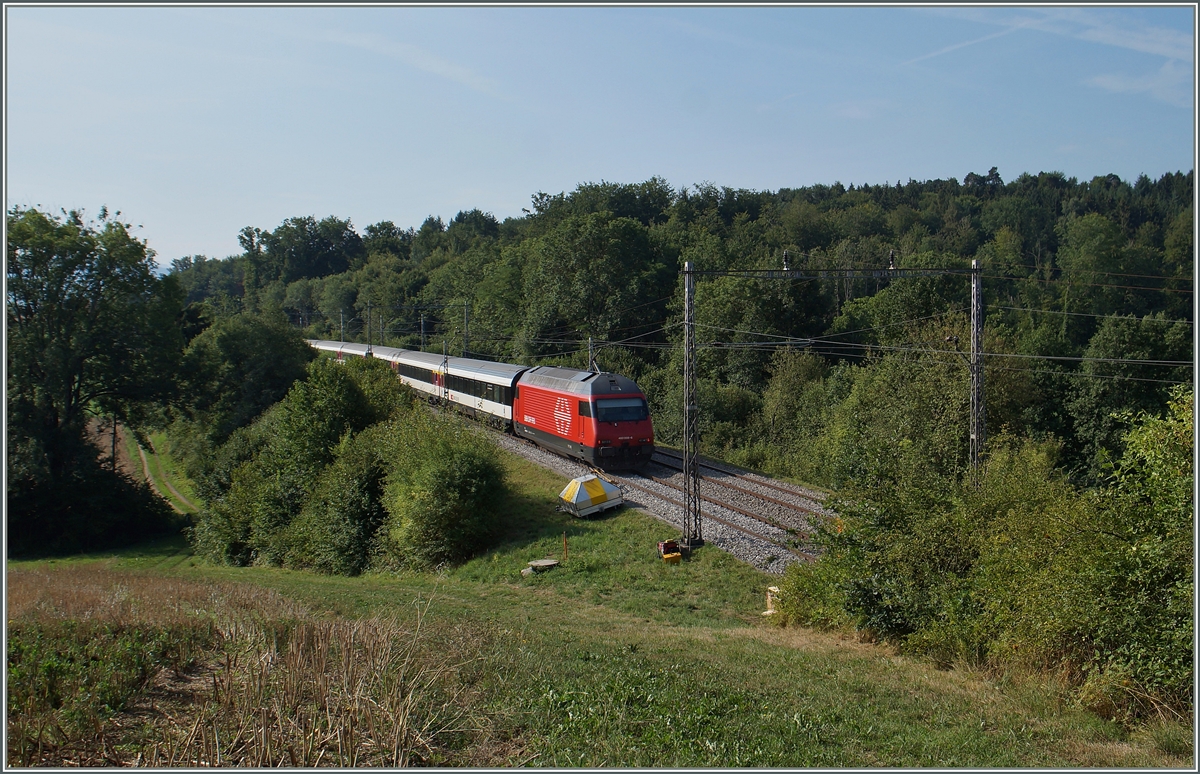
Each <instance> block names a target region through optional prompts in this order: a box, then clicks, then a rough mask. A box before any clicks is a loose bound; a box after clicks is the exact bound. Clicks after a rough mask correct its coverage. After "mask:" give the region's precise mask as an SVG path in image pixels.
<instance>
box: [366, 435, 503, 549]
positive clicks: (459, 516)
mask: <svg viewBox="0 0 1200 774" xmlns="http://www.w3.org/2000/svg"><path fill="white" fill-rule="evenodd" d="M392 424H393V426H394V427H395V432H394V434H393V435H392V436H391V442H390V444H389V455H388V456H389V459H391V460H392V461H393V467H392V469H391V472H390V473H389V475H388V478H387V490H386V494H385V501H384V502H385V506H386V508H387V512H388V519H387V524H386V527H385V530H386V533H385V536H384V542H383V546H384V551H385V553H386V555H387V558H388V559H389V560H390V561H391V562H394V563H399V564H409V565H417V566H420V565H425V566H430V565H437V564H440V563H442V562H453V561H459V560H461V559H465V558H467V557H469V556H470V555H471V554H472V553H474V552H476V551H479V550H481V549H482V548H484V547H486V546H487V543H488V540H489V539H490V538H491V537H492V536H493V535H494V534H495V533H496V528H497V526H498V525H497V524H496V522H495V514H497V513H499V512H501V510H502V507H503V504H502V501H503V499H504V498H505V497H506V496H507V488H506V486H505V482H504V468H503V467H502V466H501V465H500V464H499V462H497V460H496V451H495V447H494V446H493V444H492V443H491V441H490V440H488V439H487V438H485V437H483V435H482V434H481V431H480V430H478V429H476V428H473V427H468V426H466V425H464V424H463V423H462V421H461V420H458V419H456V418H453V417H443V416H440V415H430V414H425V413H419V412H418V413H414V414H413V415H411V416H410V417H407V418H406V421H405V423H404V424H403V425H399V426H397V425H396V423H392Z"/></svg>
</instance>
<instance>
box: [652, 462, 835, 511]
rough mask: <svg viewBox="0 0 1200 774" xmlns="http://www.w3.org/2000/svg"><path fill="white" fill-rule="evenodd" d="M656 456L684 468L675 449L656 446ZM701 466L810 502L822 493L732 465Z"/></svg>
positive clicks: (794, 506)
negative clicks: (666, 449)
mask: <svg viewBox="0 0 1200 774" xmlns="http://www.w3.org/2000/svg"><path fill="white" fill-rule="evenodd" d="M654 456H655V457H663V458H665V459H669V460H671V462H670V463H669V464H670V465H671V467H674V468H676V469H677V470H682V469H683V455H681V454H676V453H675V452H673V451H664V450H663V449H661V448H655V450H654ZM660 464H661V463H660ZM700 467H702V468H708V469H709V470H714V471H716V472H718V473H720V474H721V475H722V476H723V477H724V476H730V477H733V478H737V479H741V480H742V481H746V482H749V483H752V484H753V485H755V486H760V487H764V488H766V489H773V490H775V491H777V492H782V493H783V494H786V495H789V496H790V497H793V498H797V497H798V498H802V499H804V500H807V501H810V502H815V500H816V499H817V498H819V497H820V495H819V494H818V493H816V492H813V491H810V490H806V489H804V488H802V487H797V486H781V485H780V484H776V483H774V482H772V481H768V480H766V477H765V476H761V475H753V476H751V475H747V474H745V473H738V472H737V471H735V470H730V469H729V468H730V467H732V466H726V467H719V466H717V465H713V464H712V463H709V462H704V461H701V462H700ZM703 478H706V479H708V480H714V479H713V478H712V477H711V476H703ZM724 486H728V487H730V488H735V489H736V488H737V487H736V486H735V485H733V484H730V483H728V482H725V483H724ZM751 494H754V495H755V496H758V497H763V495H761V494H758V493H756V492H752V493H751ZM765 499H769V498H765ZM775 502H779V501H778V500H776V501H775ZM781 504H782V505H786V506H787V507H789V508H796V509H797V510H801V511H805V512H807V513H810V514H814V515H826V514H825V511H824V510H823V509H821V508H812V507H805V506H800V505H795V504H792V503H781Z"/></svg>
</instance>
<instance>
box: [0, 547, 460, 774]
mask: <svg viewBox="0 0 1200 774" xmlns="http://www.w3.org/2000/svg"><path fill="white" fill-rule="evenodd" d="M8 582H9V593H10V615H11V620H10V622H9V645H8V654H7V655H8V667H9V692H8V729H7V731H8V760H7V762H8V764H9V765H14V766H30V765H89V766H90V765H150V766H213V765H235V766H236V765H242V766H256V767H258V766H274V765H292V766H322V765H333V766H362V765H374V766H404V765H412V764H420V763H431V762H437V761H439V760H440V758H439V756H442V755H443V753H442V752H441V751H440V749H439V745H441V744H442V743H443V742H445V743H446V744H449V743H451V742H452V741H453V739H454V738H455V735H457V734H465V733H469V732H470V731H472V730H473V729H472V722H471V720H470V714H469V711H468V710H469V704H470V699H471V697H470V696H468V695H467V690H466V688H465V687H464V686H463V684H462V683H461V682H460V681H458V680H457V679H456V675H457V672H458V670H459V668H460V667H461V666H462V662H463V660H462V659H457V660H456V656H455V654H456V653H462V652H467V651H468V649H469V648H470V647H471V646H472V645H473V642H472V641H471V636H470V635H469V634H466V635H462V636H461V637H460V638H459V641H455V639H454V637H453V636H449V637H442V639H441V641H439V642H438V643H437V647H436V648H434V647H431V646H430V642H429V640H430V634H429V633H427V632H426V631H424V630H423V626H422V622H423V621H424V620H425V611H426V610H427V609H428V603H427V602H426V603H424V604H423V605H421V606H419V608H418V610H417V614H416V617H415V622H414V623H412V624H411V625H405V624H403V623H401V622H399V621H397V620H394V619H391V620H385V619H378V618H375V619H364V620H358V621H342V620H321V619H318V618H316V617H314V616H312V615H311V614H310V613H309V612H308V611H306V610H305V609H303V608H302V607H300V606H298V605H296V604H294V603H291V602H289V601H287V600H286V599H284V598H283V597H281V596H279V595H278V594H276V593H275V592H271V591H268V590H266V589H263V588H260V587H254V586H248V585H242V584H208V583H196V582H187V581H182V580H178V579H169V578H162V577H153V576H149V575H139V574H136V573H116V572H110V571H109V570H108V569H107V568H106V567H105V566H104V565H103V564H102V563H93V564H90V565H75V566H70V567H65V568H62V569H57V570H54V569H45V568H43V569H36V570H19V571H10V572H9V574H8ZM442 634H444V633H442V632H439V635H442Z"/></svg>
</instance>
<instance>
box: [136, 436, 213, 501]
mask: <svg viewBox="0 0 1200 774" xmlns="http://www.w3.org/2000/svg"><path fill="white" fill-rule="evenodd" d="M138 454H140V455H141V457H142V470H143V471H145V473H146V480H147V481H149V482H150V487H151V488H152V489H153V490H154V491H155V492H157V493H158V496H159V497H162V498H163V499H164V500H166V501H167V502H168V503H170V505H171V507H172V508H174V509H175V510H176V512H178V513H185V511H182V510H180V509H179V507H178V506H176V505H175V503H172V502H171V501H170V498H167V497H164V496H163V493H162V490H161V489H159V488H158V485H159V483H162V484H163V485H164V486H166V487H167V489H169V490H171V494H173V495H175V497H176V498H178V499H179V502H181V503H183V504H184V505H186V506H187V507H189V508H191V509H192V510H193V511H198V510H200V509H199V508H197V507H196V506H195V504H194V503H193V502H192V501H191V500H189V499H187V498H186V497H184V496H183V495H181V494H180V493H179V490H178V489H176V488H175V487H173V486H171V482H170V481H168V480H167V479H165V478H164V479H163V480H162V481H161V482H159V481H157V480H156V479H155V478H154V476H153V475H152V474H151V473H150V459H149V458H148V457H147V456H146V450H145V449H143V448H142V447H141V445H140V444H139V445H138Z"/></svg>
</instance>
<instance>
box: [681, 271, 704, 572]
mask: <svg viewBox="0 0 1200 774" xmlns="http://www.w3.org/2000/svg"><path fill="white" fill-rule="evenodd" d="M693 274H694V270H693V268H692V262H691V261H687V262H686V263H684V264H683V479H684V483H683V487H684V492H685V498H684V500H685V502H684V505H685V506H686V511H687V513H686V514H685V516H684V528H683V541H682V543H683V546H684V547H685V548H687V549H692V548H695V547H697V546H700V545H703V544H704V531H703V517H702V516H701V513H700V502H701V500H700V458H699V450H698V447H699V442H700V416H699V415H700V410H699V409H700V407H699V405H698V404H697V400H696V325H695V316H694V307H695V296H696V286H695V278H694V276H693Z"/></svg>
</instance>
